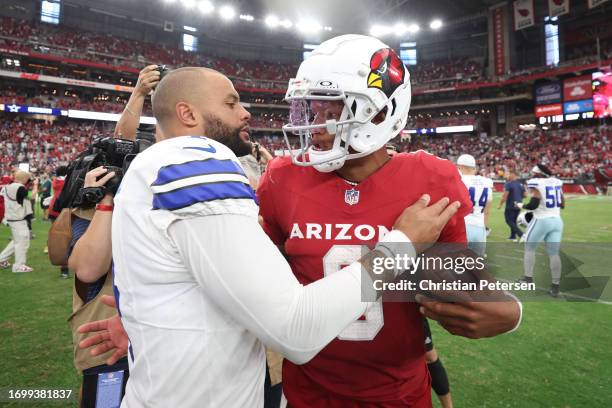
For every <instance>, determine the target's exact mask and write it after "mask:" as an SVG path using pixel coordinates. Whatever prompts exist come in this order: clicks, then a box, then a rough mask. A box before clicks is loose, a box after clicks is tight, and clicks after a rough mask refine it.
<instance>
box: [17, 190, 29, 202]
mask: <svg viewBox="0 0 612 408" xmlns="http://www.w3.org/2000/svg"><path fill="white" fill-rule="evenodd" d="M27 195H28V191H27V190H26V188H25V187H23V186H21V187H19V188H18V189H17V195H16V197H15V199H16V201H17V203H18V204H19V205H23V200H24V199H25V198H26V196H27Z"/></svg>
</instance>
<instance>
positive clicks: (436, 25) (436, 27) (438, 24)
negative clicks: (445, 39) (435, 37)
mask: <svg viewBox="0 0 612 408" xmlns="http://www.w3.org/2000/svg"><path fill="white" fill-rule="evenodd" d="M429 28H431V29H432V30H439V29H441V28H442V20H440V19H435V20H433V21H432V22H431V23H430V24H429Z"/></svg>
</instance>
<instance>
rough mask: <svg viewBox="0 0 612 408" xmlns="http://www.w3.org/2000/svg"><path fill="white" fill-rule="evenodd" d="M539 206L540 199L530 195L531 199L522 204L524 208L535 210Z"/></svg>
mask: <svg viewBox="0 0 612 408" xmlns="http://www.w3.org/2000/svg"><path fill="white" fill-rule="evenodd" d="M539 206H540V199H539V198H536V197H531V200H530V201H529V202H528V203H527V204H525V205H524V206H523V209H525V210H535V209H536V208H538V207H539Z"/></svg>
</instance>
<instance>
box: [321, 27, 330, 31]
mask: <svg viewBox="0 0 612 408" xmlns="http://www.w3.org/2000/svg"><path fill="white" fill-rule="evenodd" d="M323 29H324V30H325V31H331V30H332V28H331V27H330V26H325V27H323Z"/></svg>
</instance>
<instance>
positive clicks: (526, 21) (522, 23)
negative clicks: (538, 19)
mask: <svg viewBox="0 0 612 408" xmlns="http://www.w3.org/2000/svg"><path fill="white" fill-rule="evenodd" d="M534 24H535V17H534V14H533V0H515V1H514V30H515V31H518V30H522V29H523V28H527V27H531V26H533V25H534Z"/></svg>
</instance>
